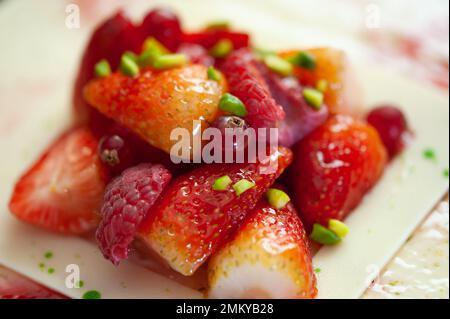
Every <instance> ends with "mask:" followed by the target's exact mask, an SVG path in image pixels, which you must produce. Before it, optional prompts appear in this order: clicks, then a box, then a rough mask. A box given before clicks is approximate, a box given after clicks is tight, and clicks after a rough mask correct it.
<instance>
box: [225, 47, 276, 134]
mask: <svg viewBox="0 0 450 319" xmlns="http://www.w3.org/2000/svg"><path fill="white" fill-rule="evenodd" d="M222 71H223V73H224V74H225V76H226V77H227V80H228V85H229V89H230V93H231V94H233V95H235V96H237V97H238V98H239V99H241V101H242V102H244V104H245V106H246V108H247V111H248V116H247V117H246V118H245V120H246V121H247V122H248V123H249V125H250V126H251V127H253V128H275V127H278V124H279V122H280V121H282V120H283V119H284V117H285V113H284V110H283V107H282V106H280V105H279V104H278V103H277V102H276V101H275V100H274V99H273V98H272V95H271V94H270V90H269V88H268V86H267V83H266V82H265V81H264V79H263V76H262V74H261V72H260V71H259V69H258V62H257V61H256V58H255V56H254V54H253V53H252V52H251V51H250V50H248V49H241V50H238V51H235V52H233V53H232V54H230V55H229V56H228V57H227V59H226V60H225V62H224V63H223V65H222Z"/></svg>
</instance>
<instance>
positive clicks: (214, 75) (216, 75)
mask: <svg viewBox="0 0 450 319" xmlns="http://www.w3.org/2000/svg"><path fill="white" fill-rule="evenodd" d="M208 79H210V80H213V81H216V82H220V81H222V79H223V76H222V74H221V73H220V71H219V70H217V69H216V68H215V67H213V66H210V67H209V68H208Z"/></svg>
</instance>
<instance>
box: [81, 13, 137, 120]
mask: <svg viewBox="0 0 450 319" xmlns="http://www.w3.org/2000/svg"><path fill="white" fill-rule="evenodd" d="M144 37H145V36H144V35H143V34H141V30H140V28H138V27H136V26H135V25H133V23H132V22H131V21H130V20H129V19H128V18H127V17H126V16H125V15H124V14H123V12H121V11H119V12H118V13H117V14H116V15H114V16H113V17H111V18H110V19H108V20H106V21H105V22H104V23H103V24H101V25H100V26H99V27H98V28H97V29H96V30H95V31H94V33H93V35H92V36H91V39H90V40H89V43H88V45H87V47H86V49H85V51H84V54H83V57H82V60H81V64H80V69H79V71H78V75H77V79H76V82H75V89H74V92H73V103H74V107H75V112H76V116H77V118H78V120H79V121H80V122H86V121H97V120H98V118H97V116H96V114H91V113H92V109H91V108H90V107H89V105H87V104H86V102H85V101H84V98H83V93H82V92H83V87H84V86H85V84H86V83H87V82H88V81H89V80H91V79H92V78H93V77H94V66H95V64H97V63H98V62H99V61H100V60H102V59H106V60H108V62H109V63H110V65H111V67H112V68H113V69H116V68H117V67H118V65H119V62H120V58H121V56H122V54H123V53H124V52H125V51H133V52H139V50H140V49H141V45H142V42H143V40H144Z"/></svg>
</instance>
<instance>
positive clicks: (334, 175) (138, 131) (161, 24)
mask: <svg viewBox="0 0 450 319" xmlns="http://www.w3.org/2000/svg"><path fill="white" fill-rule="evenodd" d="M357 84H358V83H357V82H356V80H355V78H354V77H353V76H352V69H351V66H350V65H349V63H348V61H347V58H346V55H345V54H344V53H343V52H342V51H340V50H336V49H331V48H317V49H311V50H297V51H288V52H280V53H277V52H271V51H265V50H256V49H254V48H252V46H251V43H250V37H249V35H247V34H245V33H240V32H235V31H232V30H231V29H230V27H229V26H228V25H226V24H223V23H221V24H218V23H216V24H212V25H210V26H208V27H207V28H205V29H204V30H201V31H200V32H196V33H189V32H185V31H184V30H183V29H182V27H181V24H180V21H179V19H178V17H177V16H176V15H175V14H174V13H173V12H171V11H170V10H167V9H155V10H153V11H151V12H150V13H149V14H148V15H147V16H146V17H145V19H144V20H143V22H142V23H141V24H134V23H133V22H131V21H130V20H129V19H128V18H127V17H126V16H125V15H124V14H123V13H121V12H119V13H117V14H116V15H115V16H113V17H111V18H110V19H109V20H107V21H105V22H104V23H103V24H102V25H101V26H99V27H98V29H97V30H95V32H94V34H93V35H92V38H91V40H90V42H89V44H88V46H87V48H86V51H85V53H84V55H83V58H82V62H81V66H80V70H79V73H78V77H77V80H76V83H75V89H74V96H73V104H74V113H75V116H74V118H75V121H74V123H75V124H74V127H73V128H70V129H69V130H68V131H67V132H66V133H65V134H64V135H62V136H61V137H59V138H58V139H57V140H56V141H55V142H54V143H53V144H52V145H50V147H49V148H48V150H47V151H45V152H44V154H43V155H42V156H41V157H40V158H39V159H38V160H37V161H36V163H35V164H33V165H32V167H31V168H29V169H28V170H27V172H26V173H25V174H24V175H23V176H22V177H21V178H20V179H19V181H18V183H17V184H16V186H15V189H14V192H13V194H12V197H11V200H10V210H11V212H12V213H13V214H14V215H15V216H16V217H17V218H19V219H21V220H22V221H24V222H27V223H30V224H34V225H36V226H38V227H41V228H45V229H47V230H49V231H54V232H58V233H61V234H66V235H82V234H85V233H88V232H91V231H95V232H96V239H97V242H98V246H99V247H100V250H101V251H102V253H103V255H104V256H105V258H107V259H108V260H110V261H111V262H112V263H113V264H115V265H118V264H119V263H120V262H121V261H122V260H124V259H127V258H128V254H129V250H130V249H131V247H130V245H131V244H132V242H133V241H135V240H138V241H141V242H142V243H144V244H145V246H146V247H148V248H150V249H151V250H153V251H154V252H155V253H156V254H157V255H159V257H160V259H161V260H163V261H164V262H165V263H166V264H167V265H169V266H170V267H171V268H172V269H173V270H175V271H177V272H179V273H181V274H183V275H185V276H190V275H192V274H194V273H195V272H196V271H197V270H198V269H199V268H200V267H207V269H208V281H209V290H208V294H209V296H210V297H216V298H231V297H233V298H235V297H272V298H289V297H297V298H314V297H315V295H316V293H317V289H316V283H315V275H314V273H313V268H312V262H311V252H310V244H311V241H315V242H317V243H318V244H321V245H333V244H337V243H339V242H340V241H341V240H342V238H343V237H344V236H345V235H346V234H347V232H348V231H349V229H348V227H347V226H346V225H345V224H344V223H343V220H344V218H345V217H346V216H347V215H348V214H349V213H350V212H351V211H352V210H353V209H354V208H355V207H356V206H357V205H358V204H359V203H360V202H361V200H362V199H363V197H364V195H365V194H366V193H367V192H368V191H369V190H370V189H371V188H372V187H373V186H374V185H375V184H376V182H377V181H378V180H379V178H380V177H381V175H382V174H383V171H384V169H385V166H386V165H387V163H388V159H389V158H388V157H389V156H390V157H391V158H392V157H393V156H395V155H396V154H398V153H399V152H401V150H402V149H403V148H404V146H405V136H406V135H407V133H408V127H407V123H406V120H405V119H404V117H403V115H402V113H401V112H400V111H398V109H397V108H394V107H388V106H386V107H382V108H379V109H376V110H374V111H373V112H372V113H371V114H370V115H369V116H368V122H367V121H364V120H362V119H361V111H360V110H361V109H360V107H361V103H360V100H359V99H358V98H355V97H356V96H358V95H359V94H358V93H359V92H358V89H357V88H358V85H357ZM193 121H198V122H199V123H201V125H200V126H199V127H193V126H192V123H193ZM368 123H371V124H373V126H372V125H371V124H368ZM208 127H215V128H218V129H219V130H220V131H221V132H223V131H224V130H225V129H227V128H240V129H245V128H248V127H250V128H255V129H270V128H278V129H279V145H280V146H279V147H277V148H276V149H270V161H256V162H250V161H244V162H243V163H238V162H236V163H230V164H220V163H217V164H206V163H200V164H198V163H197V164H174V163H173V162H172V160H171V157H170V155H169V153H170V150H171V149H172V147H173V145H174V142H173V141H172V140H171V138H170V137H171V132H172V131H173V130H174V129H176V128H184V129H187V130H188V131H189V132H190V134H191V135H192V136H195V135H198V134H201V133H202V131H203V130H205V129H206V128H208ZM235 146H236V145H235ZM189 155H192V154H189ZM149 284H151V283H149Z"/></svg>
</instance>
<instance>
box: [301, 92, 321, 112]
mask: <svg viewBox="0 0 450 319" xmlns="http://www.w3.org/2000/svg"><path fill="white" fill-rule="evenodd" d="M303 97H304V98H305V101H306V103H308V105H309V106H311V107H312V108H314V109H316V110H320V108H321V107H322V104H323V93H322V92H320V91H318V90H316V89H304V90H303Z"/></svg>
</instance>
